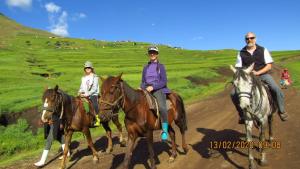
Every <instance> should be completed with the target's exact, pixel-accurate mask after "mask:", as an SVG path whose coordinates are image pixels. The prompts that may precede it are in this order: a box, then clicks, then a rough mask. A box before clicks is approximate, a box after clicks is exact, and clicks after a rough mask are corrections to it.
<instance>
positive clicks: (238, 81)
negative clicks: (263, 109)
mask: <svg viewBox="0 0 300 169" xmlns="http://www.w3.org/2000/svg"><path fill="white" fill-rule="evenodd" d="M253 67H254V64H252V65H250V66H249V67H247V68H234V67H233V66H232V65H230V69H231V70H232V71H233V72H234V75H233V81H232V83H233V85H234V87H235V89H236V93H237V95H238V97H239V101H240V107H241V108H242V109H243V110H248V111H249V110H250V109H251V104H252V103H251V100H252V98H253V76H254V75H253V73H251V72H252V70H253Z"/></svg>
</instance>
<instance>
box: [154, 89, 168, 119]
mask: <svg viewBox="0 0 300 169" xmlns="http://www.w3.org/2000/svg"><path fill="white" fill-rule="evenodd" d="M152 94H153V96H154V97H155V98H156V100H157V104H158V107H159V112H160V115H161V119H162V122H163V123H168V110H167V103H166V101H167V96H166V94H165V93H163V92H162V90H157V91H155V92H153V93H152Z"/></svg>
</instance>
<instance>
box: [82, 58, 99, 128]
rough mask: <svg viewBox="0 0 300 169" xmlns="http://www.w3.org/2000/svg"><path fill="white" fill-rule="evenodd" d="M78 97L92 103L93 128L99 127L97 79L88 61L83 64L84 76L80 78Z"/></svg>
mask: <svg viewBox="0 0 300 169" xmlns="http://www.w3.org/2000/svg"><path fill="white" fill-rule="evenodd" d="M78 95H80V96H81V97H87V98H88V99H90V100H91V101H92V104H93V107H94V110H95V113H96V117H95V122H94V126H100V119H99V106H98V95H99V77H98V76H97V75H96V73H95V71H94V67H93V64H92V62H90V61H86V62H85V64H84V76H83V77H82V78H81V85H80V88H79V91H78Z"/></svg>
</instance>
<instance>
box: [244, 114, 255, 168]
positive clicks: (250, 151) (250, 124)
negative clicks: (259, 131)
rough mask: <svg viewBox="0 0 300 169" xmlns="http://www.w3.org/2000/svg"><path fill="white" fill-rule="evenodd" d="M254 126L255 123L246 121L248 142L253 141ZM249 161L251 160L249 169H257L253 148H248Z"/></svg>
mask: <svg viewBox="0 0 300 169" xmlns="http://www.w3.org/2000/svg"><path fill="white" fill-rule="evenodd" d="M252 126H253V121H249V120H245V128H246V137H247V141H248V142H251V141H252ZM248 160H249V169H255V168H256V165H255V163H254V157H253V154H252V147H251V146H249V147H248Z"/></svg>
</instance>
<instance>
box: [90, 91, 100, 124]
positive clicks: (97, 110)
mask: <svg viewBox="0 0 300 169" xmlns="http://www.w3.org/2000/svg"><path fill="white" fill-rule="evenodd" d="M90 99H91V101H92V104H93V107H94V109H95V114H96V115H95V120H96V121H95V124H94V126H100V119H99V107H98V105H99V104H98V96H96V95H93V96H90Z"/></svg>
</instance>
